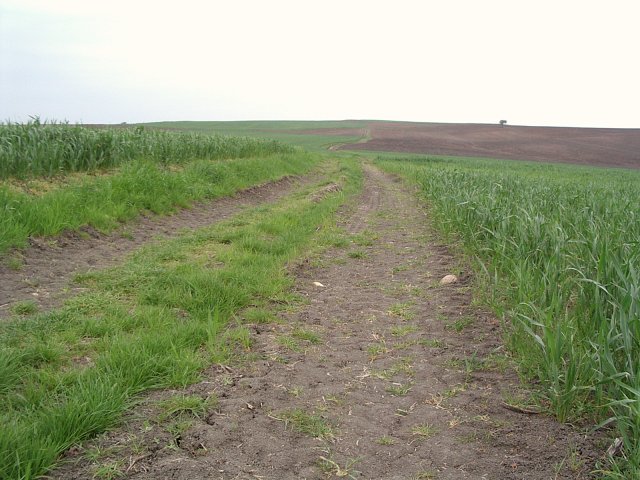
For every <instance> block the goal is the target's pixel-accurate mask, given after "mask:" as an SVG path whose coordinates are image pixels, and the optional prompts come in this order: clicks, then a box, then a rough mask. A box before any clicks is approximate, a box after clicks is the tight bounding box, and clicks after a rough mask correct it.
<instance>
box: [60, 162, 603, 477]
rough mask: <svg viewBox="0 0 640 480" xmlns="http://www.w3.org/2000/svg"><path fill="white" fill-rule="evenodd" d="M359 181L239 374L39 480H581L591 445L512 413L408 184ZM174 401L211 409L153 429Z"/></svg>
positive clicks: (119, 432)
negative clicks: (333, 237)
mask: <svg viewBox="0 0 640 480" xmlns="http://www.w3.org/2000/svg"><path fill="white" fill-rule="evenodd" d="M365 173H366V175H365V187H364V191H363V193H362V195H361V196H360V197H359V198H358V199H357V202H356V203H355V204H352V205H350V206H348V207H346V208H344V209H343V211H342V212H341V213H340V216H339V219H338V222H339V224H340V226H341V227H343V228H344V230H345V231H346V232H347V237H348V239H349V242H348V243H347V244H346V245H345V246H342V247H335V248H333V247H332V248H331V249H329V250H328V251H325V252H324V253H322V254H320V255H319V256H315V257H312V258H310V259H307V260H306V261H305V262H303V263H302V264H299V265H296V266H294V267H292V268H291V275H292V276H294V277H295V282H296V287H295V288H296V290H297V292H298V293H299V294H300V296H301V297H302V298H304V301H301V302H300V305H299V306H297V307H296V308H294V309H292V310H290V311H286V312H284V313H282V314H281V315H280V316H281V320H282V322H279V323H269V324H255V325H251V326H250V328H251V332H252V333H251V337H252V346H251V349H250V351H249V352H247V354H246V357H247V359H246V360H245V361H244V362H241V363H238V364H233V365H216V366H212V367H211V368H209V369H208V370H207V371H206V372H204V373H203V376H202V378H203V380H202V381H201V382H199V383H197V384H195V385H192V386H190V387H189V388H187V389H186V390H185V391H158V392H153V393H152V394H150V395H148V396H147V397H146V398H145V399H144V400H143V401H142V402H141V404H140V405H139V406H138V407H136V408H135V409H134V410H132V411H131V412H130V413H128V414H127V417H126V418H125V421H124V422H123V426H121V427H120V428H118V429H116V430H113V431H110V432H107V433H105V434H104V435H102V436H101V437H99V438H97V439H95V440H93V441H91V442H89V443H88V444H86V445H84V446H82V447H78V448H74V449H72V450H71V451H69V452H68V453H67V454H66V456H65V458H64V459H63V464H62V465H61V466H60V467H58V469H57V470H55V471H54V472H52V474H51V478H60V479H85V478H87V479H88V478H108V477H107V475H108V474H109V472H111V473H112V474H113V476H112V477H111V478H116V477H120V476H121V477H124V478H131V479H137V480H143V479H145V480H146V479H176V480H177V479H184V480H187V479H189V480H191V479H224V480H231V479H247V480H249V479H252V480H253V479H265V480H266V479H273V480H275V479H326V478H355V479H554V478H570V479H575V478H589V471H590V470H591V469H592V468H593V465H594V462H595V461H596V460H597V459H598V456H599V455H600V451H599V449H597V448H596V447H595V442H596V441H595V440H594V439H593V438H592V437H591V436H589V435H586V434H584V432H581V431H580V429H577V428H575V427H572V426H568V425H562V424H559V423H558V422H557V421H555V420H554V419H553V418H551V417H550V416H547V415H545V414H537V413H534V412H533V411H530V410H528V409H526V408H519V407H517V406H514V405H515V404H518V402H517V399H526V398H527V393H528V392H527V391H526V390H525V389H524V387H522V386H521V384H520V381H519V379H518V376H517V375H516V373H515V372H514V370H513V368H512V362H511V360H510V358H509V357H508V355H506V352H505V350H504V347H503V345H502V342H501V326H500V323H499V321H498V320H497V319H496V318H495V317H494V316H492V315H491V314H490V313H489V312H487V311H486V310H483V309H482V308H481V307H479V306H477V305H474V303H473V302H472V291H471V284H472V277H471V275H470V274H469V273H468V272H467V271H466V268H465V266H464V265H463V264H461V263H460V260H459V259H457V258H455V257H454V256H453V255H452V254H451V253H450V251H449V250H448V249H447V247H446V246H445V245H442V244H441V243H439V242H438V240H437V238H436V237H435V236H434V234H433V233H432V231H431V230H430V227H429V226H428V223H429V222H428V217H427V216H426V212H425V210H424V209H423V208H422V207H421V205H420V204H419V203H418V201H417V200H416V197H415V195H413V193H412V192H410V191H408V189H407V187H405V186H403V184H402V183H400V182H399V181H397V180H395V179H394V178H392V177H390V176H388V175H386V174H384V173H382V172H380V171H379V170H377V169H375V168H374V167H371V166H365ZM447 274H456V275H457V276H458V281H457V282H456V283H453V284H449V285H441V284H440V282H439V281H440V279H441V278H442V277H444V276H445V275H447ZM176 394H178V395H182V394H186V395H193V396H198V397H201V398H203V399H206V398H209V399H214V398H215V399H217V401H216V402H215V404H214V402H213V401H212V400H211V402H210V405H211V407H210V408H209V409H208V411H207V412H206V413H205V414H200V415H193V416H191V417H190V418H189V419H188V420H187V421H182V423H180V422H179V421H178V420H176V419H173V420H172V419H166V418H164V419H163V418H162V415H161V414H160V411H159V409H158V407H157V405H158V401H159V400H162V399H165V398H168V397H170V396H172V395H176ZM99 475H100V476H101V477H100V476H99Z"/></svg>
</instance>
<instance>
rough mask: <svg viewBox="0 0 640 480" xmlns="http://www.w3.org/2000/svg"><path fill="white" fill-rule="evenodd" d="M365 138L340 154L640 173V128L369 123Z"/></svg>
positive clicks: (343, 147) (344, 147) (342, 147)
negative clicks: (464, 159)
mask: <svg viewBox="0 0 640 480" xmlns="http://www.w3.org/2000/svg"><path fill="white" fill-rule="evenodd" d="M309 133H311V132H309ZM366 134H367V135H366V136H367V137H369V140H368V141H362V142H360V143H354V144H347V145H342V146H341V147H340V149H342V150H359V151H363V150H364V151H385V152H402V153H423V154H432V155H456V156H468V157H490V158H504V159H516V160H534V161H542V162H560V163H574V164H582V165H596V166H603V167H624V168H640V129H614V128H561V127H527V126H513V125H506V126H504V127H501V126H500V125H497V124H496V125H488V124H454V123H451V124H447V123H410V122H371V123H370V124H369V128H368V131H367V132H366Z"/></svg>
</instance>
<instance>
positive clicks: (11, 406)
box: [0, 161, 361, 480]
mask: <svg viewBox="0 0 640 480" xmlns="http://www.w3.org/2000/svg"><path fill="white" fill-rule="evenodd" d="M327 168H330V171H329V172H328V173H329V178H330V181H332V182H335V183H338V184H339V185H340V186H341V187H342V189H341V192H334V191H332V192H330V193H327V194H326V195H324V196H323V197H322V198H319V197H318V195H317V191H318V189H319V190H320V191H322V189H321V188H320V187H319V186H316V189H315V190H314V189H312V188H307V189H303V190H301V191H299V192H296V193H294V194H292V195H291V196H289V197H288V198H286V199H284V200H283V201H281V202H278V203H275V204H269V205H264V206H261V207H257V208H254V209H251V210H249V211H246V212H244V213H242V214H240V215H238V216H236V217H234V218H232V219H230V220H228V221H226V222H224V223H220V224H216V225H214V226H211V227H208V228H203V229H199V230H197V231H194V232H193V233H190V234H187V235H183V236H181V237H178V238H176V239H172V240H169V241H166V242H164V243H160V244H154V245H150V246H147V247H145V248H142V249H141V250H139V251H138V252H136V253H135V254H134V255H132V256H131V258H130V260H128V261H127V262H126V263H125V264H124V265H122V266H121V267H117V268H113V269H110V270H106V271H102V272H98V273H93V274H90V275H85V276H83V277H81V278H79V281H80V282H82V283H83V284H84V285H85V286H86V287H87V288H88V291H87V292H86V293H84V294H82V295H81V296H78V297H76V298H73V299H71V300H69V301H68V302H67V304H66V305H65V306H64V307H63V308H61V309H58V310H56V311H52V312H49V313H41V314H37V315H35V316H33V317H30V318H26V319H24V318H23V319H14V320H12V321H8V322H6V323H3V324H1V325H0V403H1V404H2V405H3V411H2V413H1V414H0V478H7V479H25V480H26V479H32V478H37V477H38V476H40V475H43V474H44V473H46V471H47V470H48V469H49V468H50V467H51V466H52V465H53V464H54V463H55V461H56V459H57V458H58V456H59V455H60V453H62V452H63V451H65V450H66V449H68V448H69V447H70V446H72V445H74V444H76V443H78V442H81V441H82V440H84V439H86V438H89V437H91V436H93V435H95V434H97V433H98V432H101V431H104V430H105V429H107V428H109V427H111V426H113V425H114V424H116V423H117V421H118V419H119V417H120V415H121V414H122V412H123V411H124V410H125V409H126V408H128V407H129V406H130V405H131V404H132V403H133V402H135V399H136V396H137V395H138V394H140V393H141V392H143V391H145V390H148V389H151V388H161V387H170V386H171V387H183V386H185V385H187V384H189V383H192V382H195V381H196V380H197V379H198V375H199V372H200V371H201V370H202V368H204V367H205V366H206V365H208V364H210V363H212V362H216V361H224V360H226V359H227V357H228V355H230V354H231V352H233V350H234V347H236V348H240V349H243V348H246V347H247V346H248V344H249V342H250V340H249V339H248V333H247V331H246V328H245V327H242V326H241V325H240V326H239V327H238V328H236V329H232V330H229V329H227V328H226V327H225V325H226V324H227V323H228V322H229V320H231V319H233V318H235V316H236V314H237V313H238V312H239V311H240V310H241V309H245V308H256V309H259V308H261V307H264V306H267V305H273V304H287V303H288V302H290V301H291V300H292V294H291V293H290V292H289V287H290V286H291V283H292V280H291V279H290V278H289V277H288V276H287V273H286V266H287V264H288V263H289V262H291V261H292V260H293V259H295V258H297V257H300V256H301V255H303V254H304V253H305V252H307V251H309V249H310V248H311V245H317V244H318V243H321V242H322V241H323V240H322V239H323V238H324V239H325V241H326V242H330V241H331V239H332V233H331V232H332V231H333V229H334V228H335V227H334V226H333V216H334V213H335V212H336V210H337V208H338V207H339V206H340V205H342V204H343V203H344V202H345V200H346V199H348V198H349V197H350V196H352V195H353V194H354V193H355V192H356V191H357V190H358V189H359V188H360V183H361V171H360V169H359V166H358V165H357V164H356V163H355V162H352V161H342V162H340V163H338V162H335V161H332V162H331V163H330V165H329V167H327ZM325 190H326V189H325ZM243 329H244V330H243Z"/></svg>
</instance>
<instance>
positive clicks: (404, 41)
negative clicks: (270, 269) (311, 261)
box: [0, 0, 640, 128]
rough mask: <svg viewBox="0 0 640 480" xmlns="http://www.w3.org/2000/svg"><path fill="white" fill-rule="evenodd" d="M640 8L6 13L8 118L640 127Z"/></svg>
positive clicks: (400, 1)
mask: <svg viewBox="0 0 640 480" xmlns="http://www.w3.org/2000/svg"><path fill="white" fill-rule="evenodd" d="M639 21H640V2H638V0H629V1H626V0H612V1H609V2H605V1H604V0H602V1H597V2H596V1H589V0H582V1H574V0H521V1H517V0H504V1H498V0H468V1H463V0H449V1H443V0H438V1H429V0H423V1H408V0H394V1H388V0H385V1H376V0H366V1H361V0H340V1H334V0H322V1H316V0H314V1H305V0H225V1H215V0H211V1H196V0H180V1H172V2H160V1H136V0H126V1H125V0H110V1H106V2H104V1H102V2H94V1H88V0H83V1H76V0H55V1H54V0H0V120H8V119H11V120H26V119H28V117H29V115H39V116H40V117H41V118H43V119H44V118H46V119H58V120H63V119H66V120H69V121H72V122H76V121H79V122H84V123H97V122H105V123H117V122H130V123H131V122H141V121H155V120H252V119H308V120H313V119H318V120H322V119H347V118H358V119H360V118H367V119H389V120H413V121H427V122H481V123H495V122H497V121H498V120H500V119H506V120H508V121H509V123H510V124H524V125H558V126H597V127H634V128H640V89H639V86H640V66H639V65H638V63H639V62H638V58H639V57H640V54H639V49H640V48H639V47H640V28H639V27H638V25H639V23H638V22H639Z"/></svg>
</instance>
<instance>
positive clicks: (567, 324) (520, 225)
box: [377, 157, 640, 478]
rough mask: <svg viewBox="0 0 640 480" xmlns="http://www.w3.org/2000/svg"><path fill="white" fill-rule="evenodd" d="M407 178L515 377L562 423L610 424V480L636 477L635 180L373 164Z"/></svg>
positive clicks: (639, 316) (639, 405) (639, 340)
mask: <svg viewBox="0 0 640 480" xmlns="http://www.w3.org/2000/svg"><path fill="white" fill-rule="evenodd" d="M377 163H378V165H380V166H381V167H383V168H384V169H385V170H388V171H391V172H395V173H398V174H400V175H402V176H403V177H405V178H407V179H411V181H413V182H415V183H417V184H418V185H419V187H420V190H421V191H422V194H423V195H424V198H425V200H426V202H427V203H428V205H429V206H430V211H431V214H432V218H433V219H434V223H435V225H436V226H437V227H438V228H439V229H440V230H441V231H442V232H444V233H445V234H447V235H448V236H449V238H455V239H457V240H459V241H460V243H461V245H463V247H464V249H465V250H466V251H467V252H468V253H469V254H470V255H471V256H472V257H473V258H474V259H475V264H476V266H477V270H478V277H479V279H480V280H482V281H484V282H485V286H486V287H488V288H487V290H488V292H489V294H488V297H489V298H488V300H489V301H490V303H492V305H493V307H494V308H495V309H496V311H497V312H498V314H500V315H502V316H504V317H506V318H509V319H510V320H511V324H510V326H509V328H508V341H509V344H510V346H511V348H512V349H513V350H515V351H516V352H517V353H518V354H519V358H520V360H521V366H522V370H523V372H524V373H525V374H528V375H529V376H530V377H537V378H539V379H541V380H542V381H543V384H544V385H545V386H546V397H547V400H548V402H549V406H550V408H551V409H552V410H553V411H554V412H555V414H556V415H557V416H558V418H559V419H560V420H561V421H572V420H575V419H579V418H580V419H588V420H590V421H592V422H593V423H598V422H602V423H604V424H608V423H612V424H614V425H616V427H617V428H616V430H617V432H616V435H617V436H619V437H621V438H622V439H623V440H624V448H623V454H622V456H620V457H616V459H615V460H614V461H613V462H612V463H610V464H609V465H604V466H603V469H602V472H601V473H602V474H603V475H605V476H606V477H609V478H637V477H640V241H639V239H640V218H639V217H638V213H639V212H640V188H639V187H638V185H640V173H638V172H636V171H626V170H618V169H600V168H584V167H572V166H561V165H545V164H529V163H526V162H507V161H497V160H496V161H491V160H484V161H472V160H469V159H466V160H461V159H460V160H457V159H454V158H449V159H447V158H442V157H440V158H423V159H418V160H415V159H412V160H408V159H405V160H388V159H387V160H383V159H379V160H378V162H377Z"/></svg>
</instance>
